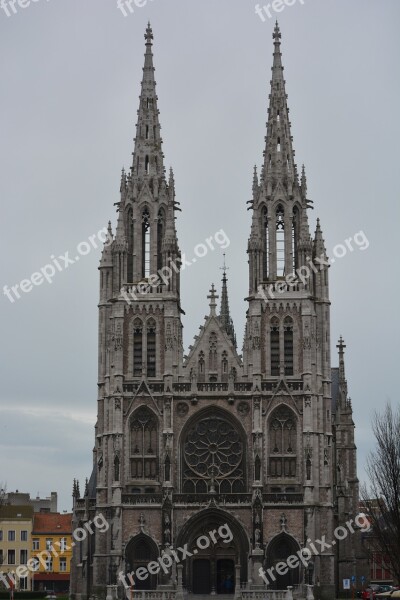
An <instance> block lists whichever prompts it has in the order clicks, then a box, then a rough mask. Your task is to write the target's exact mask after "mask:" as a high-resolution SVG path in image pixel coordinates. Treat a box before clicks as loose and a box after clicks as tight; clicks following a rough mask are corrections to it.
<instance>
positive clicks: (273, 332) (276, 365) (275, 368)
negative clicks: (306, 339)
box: [270, 317, 280, 377]
mask: <svg viewBox="0 0 400 600" xmlns="http://www.w3.org/2000/svg"><path fill="white" fill-rule="evenodd" d="M270 353H271V375H272V376H273V377H277V376H278V375H279V370H280V344H279V319H278V318H277V317H272V319H271V327H270Z"/></svg>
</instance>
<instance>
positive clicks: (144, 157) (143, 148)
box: [132, 23, 165, 179]
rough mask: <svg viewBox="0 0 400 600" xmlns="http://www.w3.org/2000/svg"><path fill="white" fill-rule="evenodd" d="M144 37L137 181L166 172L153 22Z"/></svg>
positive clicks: (135, 156) (134, 164) (134, 169)
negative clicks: (154, 57)
mask: <svg viewBox="0 0 400 600" xmlns="http://www.w3.org/2000/svg"><path fill="white" fill-rule="evenodd" d="M144 37H145V40H146V52H145V55H144V67H143V78H142V85H141V93H140V104H139V110H138V113H137V114H138V120H137V125H136V137H135V149H134V152H133V162H132V176H133V177H136V178H138V179H142V178H146V177H149V178H151V177H162V176H163V175H164V173H165V169H164V154H163V152H162V138H161V126H160V122H159V114H160V113H159V110H158V107H157V101H158V97H157V93H156V81H155V78H154V71H155V69H154V65H153V30H152V28H151V26H150V23H149V24H148V26H147V29H146V33H145V36H144Z"/></svg>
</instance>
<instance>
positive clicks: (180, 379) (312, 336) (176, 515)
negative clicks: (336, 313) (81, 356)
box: [71, 25, 358, 599]
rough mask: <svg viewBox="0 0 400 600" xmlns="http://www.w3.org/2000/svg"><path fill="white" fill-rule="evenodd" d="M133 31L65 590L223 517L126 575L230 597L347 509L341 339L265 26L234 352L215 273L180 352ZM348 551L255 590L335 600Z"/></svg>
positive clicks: (353, 491)
mask: <svg viewBox="0 0 400 600" xmlns="http://www.w3.org/2000/svg"><path fill="white" fill-rule="evenodd" d="M145 40H146V42H145V44H146V51H145V62H144V68H143V80H142V85H141V95H140V105H139V110H138V121H137V129H136V137H135V147H134V152H133V164H132V167H131V169H130V171H129V173H127V174H126V173H125V172H124V171H123V173H122V179H121V187H120V199H119V203H118V220H117V224H116V229H115V232H114V233H113V232H112V231H111V226H110V227H109V232H110V241H111V243H108V244H106V245H105V247H104V250H103V253H102V257H101V261H100V267H99V270H100V301H99V332H98V336H99V353H98V373H99V375H98V416H97V423H96V428H95V446H94V454H93V459H94V460H93V473H92V476H91V477H90V480H89V481H88V482H87V484H86V487H85V490H84V493H83V495H82V496H81V494H80V490H79V485H78V483H77V482H74V492H73V500H74V526H75V527H78V526H82V525H83V524H84V523H85V522H87V521H88V520H93V518H94V516H95V515H96V514H100V513H101V514H103V515H105V516H106V517H107V520H108V522H109V524H110V528H109V530H108V531H107V532H105V533H100V532H98V531H97V532H95V533H94V534H93V535H91V536H89V537H88V539H87V540H83V541H82V542H79V543H78V544H77V545H76V547H75V548H74V560H73V565H72V574H71V593H72V596H73V597H75V598H78V599H80V598H82V599H83V598H88V597H89V596H91V595H98V596H105V595H106V593H107V589H108V590H109V589H111V588H110V587H107V586H117V585H118V584H119V583H120V578H119V575H120V573H121V572H123V573H124V574H127V573H131V572H135V573H136V571H137V569H138V568H139V567H140V566H146V565H147V564H148V562H149V561H156V560H157V559H158V558H159V557H160V555H161V553H162V552H164V551H167V552H168V550H169V549H171V548H178V547H182V546H184V544H187V545H188V548H193V546H194V543H195V540H196V538H198V536H200V535H202V534H208V532H209V531H211V530H214V529H218V528H219V527H220V526H221V525H223V524H227V525H228V526H229V528H230V530H231V531H232V534H233V538H232V540H231V541H230V542H229V543H226V542H224V541H223V540H219V541H218V542H217V543H215V544H211V545H210V547H209V548H206V549H204V550H199V551H198V553H197V554H196V555H193V556H190V557H187V558H186V560H184V561H182V562H181V563H180V564H174V565H173V567H172V568H171V570H170V572H168V573H164V571H163V570H161V571H160V572H158V573H153V574H149V576H148V577H147V578H145V579H143V580H139V579H138V578H135V579H134V586H135V590H137V589H144V590H146V589H147V590H164V591H166V590H167V591H168V590H175V591H177V593H181V592H182V590H186V591H187V592H188V593H193V594H221V593H233V594H235V596H236V597H239V594H240V590H241V589H247V590H262V589H264V588H265V582H264V581H263V579H262V578H261V577H260V568H264V569H267V568H270V567H271V566H273V565H276V563H277V562H279V561H281V560H283V559H285V558H286V557H287V556H289V555H291V554H296V552H298V551H299V550H300V549H301V548H303V547H305V546H307V544H308V543H309V542H308V541H309V540H314V539H316V538H321V536H323V535H325V536H326V540H332V539H333V531H334V528H335V526H336V525H337V524H340V523H343V522H346V520H347V519H348V518H351V517H354V515H356V514H357V512H358V511H357V507H358V480H357V473H356V447H355V444H354V423H353V419H352V407H351V402H350V400H349V398H348V395H347V384H346V377H345V369H344V343H343V341H342V340H340V342H339V344H338V350H339V367H338V368H332V364H331V338H330V300H329V270H328V266H329V261H328V260H327V256H326V249H325V245H324V240H323V237H322V231H321V227H320V224H319V221H317V226H316V231H315V233H314V235H311V234H310V227H309V222H308V210H309V208H310V205H311V201H310V200H308V199H307V182H306V175H305V171H304V168H303V170H302V173H301V174H298V171H297V167H296V164H295V162H294V150H293V146H292V136H291V131H290V129H291V124H290V121H289V109H288V104H287V95H286V91H285V80H284V77H283V66H282V57H281V34H280V31H279V28H278V25H277V26H276V28H275V30H274V33H273V43H274V52H273V67H272V80H271V94H270V97H269V109H268V123H267V133H266V146H265V151H264V161H263V165H262V169H261V172H260V175H258V174H257V171H256V169H255V171H254V176H253V194H252V200H251V201H250V206H249V208H250V209H251V211H252V222H251V231H250V236H249V243H248V264H249V282H248V285H249V288H248V295H247V296H248V297H247V299H246V301H247V302H248V310H247V320H246V330H245V337H244V343H243V354H242V355H239V354H238V351H237V347H236V337H235V331H234V327H233V323H232V319H231V317H230V312H229V302H228V289H227V288H228V282H227V277H226V272H224V275H223V279H222V290H221V298H220V302H219V301H218V300H219V298H218V296H217V294H216V290H215V288H214V286H212V288H211V290H210V293H209V295H208V300H209V315H208V317H207V319H206V320H205V322H204V325H203V326H202V327H200V332H199V334H198V335H197V336H196V337H195V341H194V344H193V346H192V347H191V348H190V351H189V353H188V355H187V356H184V353H183V344H182V323H181V315H182V308H181V297H180V272H179V261H180V257H181V255H180V249H179V245H178V237H177V231H176V222H175V216H176V211H177V210H179V204H178V202H177V201H176V199H175V188H174V176H173V173H172V171H171V172H170V174H169V176H168V177H167V176H166V174H165V173H166V172H165V168H164V155H163V152H162V140H161V135H160V122H159V111H158V108H157V95H156V84H155V79H154V67H153V51H152V46H153V34H152V30H151V28H150V26H149V27H148V28H147V30H146V34H145ZM243 210H244V204H243ZM166 267H169V269H165V268H166ZM163 269H164V271H163V272H165V273H166V272H168V273H169V276H168V277H165V278H164V280H161V281H160V280H158V279H157V276H156V277H154V275H153V274H157V273H158V272H159V271H160V270H163ZM188 276H190V274H188ZM138 284H142V286H143V285H144V286H145V289H143V290H142V291H143V292H144V293H140V291H138V290H137V287H136V286H137V285H138ZM205 292H206V290H205ZM357 558H358V556H357V551H356V545H355V544H354V543H353V540H352V539H348V540H344V541H342V542H340V543H338V544H337V545H336V547H333V546H332V547H331V548H330V549H324V551H323V552H322V554H321V555H318V556H313V558H312V560H310V562H309V563H308V564H307V566H304V565H302V564H300V566H298V567H297V568H294V569H290V570H289V572H288V573H286V574H285V575H281V576H277V577H276V580H275V581H273V582H271V583H270V585H269V588H270V589H277V590H279V589H286V588H287V586H293V588H294V590H295V591H296V589H300V588H297V586H301V585H302V584H304V583H311V584H313V585H314V586H315V589H316V590H318V595H319V597H320V598H333V597H334V594H335V582H337V581H338V580H339V579H341V577H344V576H346V573H349V572H350V571H351V573H356V570H357ZM227 582H229V585H228V583H227ZM228 588H229V589H228ZM116 589H117V588H116Z"/></svg>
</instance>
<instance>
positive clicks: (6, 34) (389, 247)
mask: <svg viewBox="0 0 400 600" xmlns="http://www.w3.org/2000/svg"><path fill="white" fill-rule="evenodd" d="M264 3H265V4H267V1H266V0H265V1H264ZM262 4H263V1H261V5H262ZM273 16H274V17H275V16H278V17H279V22H280V25H281V30H282V51H283V60H284V65H285V76H286V80H287V92H288V94H289V106H290V110H291V113H290V114H291V120H292V133H293V136H294V145H295V149H296V160H297V162H298V165H301V164H302V163H303V162H304V163H305V164H306V167H307V175H308V187H309V197H310V198H311V199H313V200H314V206H315V211H313V212H311V214H310V222H311V225H312V229H313V230H314V227H315V219H316V217H317V216H319V217H320V218H321V223H322V228H323V231H324V237H325V240H326V244H327V248H328V255H329V256H332V250H333V248H334V247H335V246H336V245H337V244H339V243H343V242H344V240H345V239H346V238H348V237H350V236H354V234H356V233H357V232H359V231H360V230H363V231H364V232H365V234H366V236H367V237H368V240H369V243H370V245H369V248H368V249H367V250H365V251H360V250H359V249H357V250H355V251H354V252H352V253H350V252H349V253H348V254H347V255H346V256H345V257H343V258H342V259H340V260H337V261H336V263H335V264H334V265H333V267H332V268H331V270H330V285H331V300H332V339H333V340H334V341H336V340H337V339H338V337H339V335H340V334H343V336H344V338H345V340H346V343H347V353H346V361H347V362H346V368H347V377H348V382H349V390H350V395H351V397H352V399H353V407H354V416H355V421H356V424H357V431H356V441H357V444H358V447H359V465H360V468H359V475H360V478H361V479H363V477H364V473H363V464H364V459H365V455H366V453H367V451H368V450H369V449H370V448H371V446H372V444H373V437H372V434H371V429H370V418H371V414H372V412H373V410H374V409H376V408H378V407H380V406H382V405H383V404H384V403H385V401H386V400H387V399H392V401H393V402H398V398H397V397H396V396H395V395H394V394H393V390H394V389H395V388H396V383H395V382H396V377H397V368H398V364H397V361H396V359H397V358H398V343H397V340H398V337H399V323H398V319H397V318H396V316H397V309H395V299H396V295H397V294H398V291H399V284H398V277H396V275H397V274H398V260H397V254H398V226H399V209H398V205H399V202H398V199H399V177H398V172H399V167H398V154H399V152H398V143H399V142H398V140H399V137H400V136H399V134H400V131H399V129H400V128H399V120H398V105H399V61H398V57H399V45H400V43H399V36H398V29H399V24H400V19H399V17H400V3H399V2H398V0H381V1H380V2H372V1H371V0H352V1H351V2H349V0H334V1H333V0H304V4H301V2H300V0H297V2H296V3H295V4H294V5H293V6H291V7H288V6H286V7H285V8H284V10H283V11H282V12H281V13H280V14H276V13H275V14H273ZM148 19H150V20H151V23H152V26H153V30H154V35H155V40H154V42H155V43H154V54H155V66H156V79H157V85H158V95H159V108H160V111H161V115H160V118H161V124H162V133H163V138H164V152H165V155H166V165H167V168H168V167H169V165H173V167H174V171H175V178H176V190H177V199H178V200H179V201H180V202H181V205H182V209H183V213H182V214H180V215H179V219H178V234H179V240H180V245H181V248H182V249H183V251H185V252H186V253H187V254H188V256H190V255H191V254H193V248H194V246H195V245H196V244H197V243H200V242H203V241H204V240H205V239H206V238H207V237H209V236H211V235H213V234H214V233H215V232H216V231H218V230H219V229H221V228H223V229H224V231H225V232H226V234H227V235H228V236H229V238H230V241H231V244H230V247H229V248H228V249H227V262H228V265H229V266H230V270H229V291H230V305H231V310H232V314H233V317H234V321H235V327H236V332H237V334H238V338H239V346H241V340H242V336H243V329H244V319H245V310H246V305H245V302H244V298H245V296H246V294H247V285H248V275H247V255H246V245H247V238H248V235H249V231H250V225H249V218H250V213H247V212H246V201H247V200H249V199H250V197H251V182H252V169H253V165H254V164H255V163H257V165H260V164H261V161H262V151H263V148H264V136H265V122H266V118H267V106H268V93H269V81H270V77H271V65H272V49H273V46H272V30H273V25H274V21H273V19H269V18H268V17H266V19H265V22H262V20H261V19H260V18H259V17H258V16H257V15H256V14H255V0H218V1H215V0H202V1H201V2H199V1H197V2H194V1H193V0H148V4H147V6H145V7H142V8H137V7H135V11H134V14H129V15H128V16H127V17H124V16H123V14H122V12H121V11H120V10H119V9H118V8H117V0H85V1H84V2H83V1H82V0H51V1H48V0H37V1H36V2H32V3H31V5H30V6H28V7H26V8H20V7H19V8H18V12H17V14H11V16H10V17H7V16H6V13H5V12H4V11H3V10H1V9H0V44H1V54H0V64H1V77H0V81H1V104H2V107H1V108H2V109H1V111H0V130H1V133H2V135H1V139H0V159H1V171H2V177H1V178H0V197H1V202H2V235H1V240H0V243H1V252H0V256H1V280H0V284H1V288H3V286H4V285H8V286H12V285H15V284H16V283H19V282H20V281H21V280H23V279H25V278H27V277H30V276H31V275H32V273H34V272H35V271H38V270H40V268H41V267H43V266H44V265H46V263H48V262H49V261H50V262H51V259H50V257H51V255H53V254H54V255H55V256H59V255H63V254H64V253H65V252H67V251H69V252H70V254H71V256H75V255H76V247H77V245H78V244H79V243H80V242H83V241H85V240H88V238H89V236H91V235H93V234H96V233H97V232H98V231H99V230H100V229H101V228H102V227H103V226H104V225H106V223H107V221H108V219H109V218H111V219H112V221H113V225H115V219H116V214H115V207H113V203H114V202H117V201H118V199H119V197H118V191H119V181H120V171H121V167H122V166H123V165H124V166H125V167H129V166H130V160H131V152H132V150H133V142H132V138H133V136H134V128H135V123H136V110H137V108H138V94H139V88H140V80H141V75H142V66H143V54H144V38H143V33H144V29H145V27H146V23H147V20H148ZM98 260H99V251H94V250H93V251H92V252H91V253H90V254H88V255H87V256H85V257H83V256H82V257H81V258H80V261H79V263H78V264H73V265H70V266H69V268H68V269H67V270H63V271H62V272H58V273H57V274H56V276H55V277H54V280H53V283H52V284H51V285H50V284H48V283H44V284H42V285H41V286H39V287H35V288H34V289H33V290H32V291H31V292H29V293H26V294H22V297H21V299H20V300H17V301H15V302H14V303H11V302H10V301H9V300H8V299H7V298H6V296H4V295H2V296H1V318H2V332H3V336H2V337H3V343H2V345H1V353H2V356H1V363H0V364H1V403H0V450H1V454H0V481H6V482H7V486H8V489H9V490H15V489H16V488H18V489H19V490H24V491H30V492H31V493H32V494H36V492H38V491H39V492H40V494H41V495H48V494H49V493H50V491H52V490H57V491H58V492H59V494H60V509H70V508H71V489H72V479H73V477H78V478H79V479H80V480H81V490H82V485H83V479H84V477H85V476H86V475H89V474H90V470H91V450H92V447H93V441H94V433H93V425H94V421H95V411H96V389H97V387H96V378H97V373H96V369H97V301H98V271H97V265H98ZM61 264H62V262H61ZM221 264H222V251H221V250H218V251H215V252H210V253H209V254H208V255H207V256H206V257H205V258H203V259H201V260H198V261H197V263H196V265H193V266H192V267H190V269H187V270H186V271H185V273H184V275H183V281H182V287H183V293H182V296H183V298H182V300H183V308H184V310H185V311H186V317H185V318H184V326H185V347H186V348H187V346H188V345H189V344H190V343H191V341H192V338H193V335H195V334H196V333H197V330H198V327H199V325H200V324H202V323H203V317H204V315H205V314H206V313H207V308H208V307H207V300H206V296H207V293H208V290H209V287H210V284H211V281H214V282H215V283H218V284H219V280H220V277H221V271H220V269H219V267H220V266H221ZM334 350H335V352H336V348H334ZM336 362H337V361H336V354H334V355H333V364H334V365H335V364H336Z"/></svg>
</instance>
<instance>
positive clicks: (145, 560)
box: [125, 533, 159, 590]
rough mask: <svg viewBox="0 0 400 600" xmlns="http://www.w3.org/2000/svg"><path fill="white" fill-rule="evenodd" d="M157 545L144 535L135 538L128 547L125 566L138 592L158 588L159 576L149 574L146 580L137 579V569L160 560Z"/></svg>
mask: <svg viewBox="0 0 400 600" xmlns="http://www.w3.org/2000/svg"><path fill="white" fill-rule="evenodd" d="M158 554H159V553H158V548H157V544H156V543H155V542H154V540H152V538H151V537H150V536H148V535H146V534H144V533H140V534H139V535H136V536H135V537H133V538H132V539H131V540H130V541H129V543H128V544H127V546H126V550H125V564H126V573H127V574H128V573H130V574H131V575H132V577H133V580H134V587H135V589H136V590H155V589H156V588H157V575H151V574H149V576H148V577H146V578H145V579H139V578H138V577H136V572H137V569H139V568H140V567H145V568H146V570H147V566H148V564H149V562H151V561H156V560H157V559H158Z"/></svg>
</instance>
